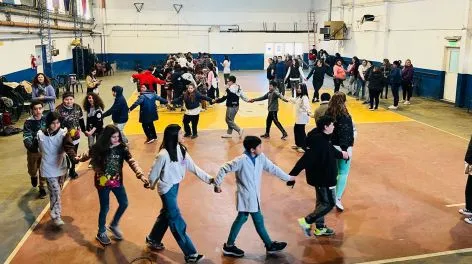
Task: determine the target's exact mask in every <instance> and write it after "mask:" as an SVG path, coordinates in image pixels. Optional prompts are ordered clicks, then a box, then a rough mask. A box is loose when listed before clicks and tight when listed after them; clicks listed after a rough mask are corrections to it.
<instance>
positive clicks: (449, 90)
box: [443, 47, 460, 103]
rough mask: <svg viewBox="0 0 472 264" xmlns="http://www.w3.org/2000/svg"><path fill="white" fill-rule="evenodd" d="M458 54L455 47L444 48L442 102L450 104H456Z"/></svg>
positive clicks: (457, 49) (458, 50)
mask: <svg viewBox="0 0 472 264" xmlns="http://www.w3.org/2000/svg"><path fill="white" fill-rule="evenodd" d="M459 52H460V49H459V48H457V47H446V51H445V56H444V58H445V59H444V68H445V71H446V77H445V80H444V94H443V100H444V101H448V102H451V103H455V102H456V92H457V74H458V73H459Z"/></svg>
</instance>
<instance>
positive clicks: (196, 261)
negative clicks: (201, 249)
mask: <svg viewBox="0 0 472 264" xmlns="http://www.w3.org/2000/svg"><path fill="white" fill-rule="evenodd" d="M204 259H205V256H203V257H202V258H201V259H199V260H195V261H185V263H198V262H200V261H202V260H204Z"/></svg>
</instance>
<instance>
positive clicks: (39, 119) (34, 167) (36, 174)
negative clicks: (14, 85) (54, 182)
mask: <svg viewBox="0 0 472 264" xmlns="http://www.w3.org/2000/svg"><path fill="white" fill-rule="evenodd" d="M30 108H31V113H32V116H30V117H29V118H28V119H26V121H25V124H24V127H23V143H24V145H25V148H26V161H27V164H28V165H27V167H28V174H29V175H30V177H31V185H32V186H33V187H36V186H38V180H39V198H40V199H44V198H46V188H45V186H46V179H45V178H43V177H41V170H40V169H39V168H40V166H41V152H39V149H38V131H39V130H42V129H45V128H46V118H45V116H43V103H42V102H41V101H37V100H33V101H31V104H30Z"/></svg>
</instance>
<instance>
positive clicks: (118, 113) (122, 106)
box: [103, 86, 129, 124]
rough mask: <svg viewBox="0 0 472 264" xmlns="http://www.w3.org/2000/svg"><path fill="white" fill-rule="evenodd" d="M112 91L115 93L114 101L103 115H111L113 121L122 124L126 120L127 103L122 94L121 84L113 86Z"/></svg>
mask: <svg viewBox="0 0 472 264" xmlns="http://www.w3.org/2000/svg"><path fill="white" fill-rule="evenodd" d="M112 91H114V92H115V93H116V96H115V102H114V103H113V105H112V106H111V108H110V109H108V110H107V111H106V112H105V113H103V117H107V116H109V115H111V119H112V120H113V122H114V123H117V124H123V123H126V122H128V110H129V109H128V103H127V102H126V99H125V97H124V96H123V88H122V87H121V86H114V87H113V88H112Z"/></svg>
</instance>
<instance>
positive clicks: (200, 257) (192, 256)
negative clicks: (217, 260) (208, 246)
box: [185, 253, 205, 263]
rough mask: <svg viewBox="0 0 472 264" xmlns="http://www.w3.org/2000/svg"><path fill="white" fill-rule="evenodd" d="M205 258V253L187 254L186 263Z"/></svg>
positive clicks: (196, 261)
mask: <svg viewBox="0 0 472 264" xmlns="http://www.w3.org/2000/svg"><path fill="white" fill-rule="evenodd" d="M204 258H205V256H204V255H200V254H198V253H197V254H195V255H191V256H185V263H198V262H200V260H203V259H204Z"/></svg>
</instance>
